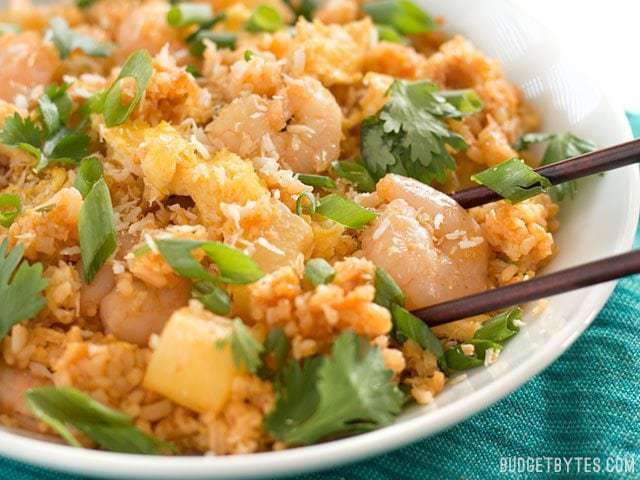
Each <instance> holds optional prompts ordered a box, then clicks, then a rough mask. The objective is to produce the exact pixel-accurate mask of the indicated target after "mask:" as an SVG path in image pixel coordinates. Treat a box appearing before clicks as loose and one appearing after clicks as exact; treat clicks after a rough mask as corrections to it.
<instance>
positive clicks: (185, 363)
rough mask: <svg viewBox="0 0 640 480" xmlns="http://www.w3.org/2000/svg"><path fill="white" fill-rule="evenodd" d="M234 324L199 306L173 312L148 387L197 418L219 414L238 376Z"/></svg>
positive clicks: (147, 378)
mask: <svg viewBox="0 0 640 480" xmlns="http://www.w3.org/2000/svg"><path fill="white" fill-rule="evenodd" d="M231 325H232V324H231V320H229V319H227V318H223V317H218V316H216V315H213V314H211V313H210V312H208V311H205V310H204V309H203V308H202V307H201V306H199V305H198V304H197V303H195V302H194V303H192V305H190V306H189V307H185V308H182V309H180V310H177V311H176V312H174V314H173V315H172V316H171V319H170V320H169V322H168V323H167V325H166V326H165V327H164V330H163V332H162V335H161V336H160V339H159V341H158V344H157V346H156V349H155V350H154V352H153V355H152V356H151V361H150V362H149V366H148V368H147V373H146V375H145V378H144V383H143V385H144V387H145V388H147V389H149V390H152V391H154V392H157V393H160V394H162V395H164V396H166V397H167V398H169V399H170V400H173V401H174V402H176V403H177V404H179V405H182V406H185V407H188V408H191V409H192V410H195V411H197V412H214V413H215V412H219V411H220V409H221V408H222V407H223V406H224V404H225V403H226V402H227V400H228V399H229V395H230V393H231V384H232V382H233V379H234V378H235V377H236V375H238V373H239V370H238V369H237V368H236V366H235V364H234V362H233V358H232V356H231V349H230V347H229V342H227V343H226V344H225V346H224V347H220V346H217V345H216V341H217V340H221V339H224V338H227V337H228V336H229V334H230V333H231Z"/></svg>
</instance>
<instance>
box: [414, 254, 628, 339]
mask: <svg viewBox="0 0 640 480" xmlns="http://www.w3.org/2000/svg"><path fill="white" fill-rule="evenodd" d="M637 273H640V250H636V251H633V252H629V253H623V254H621V255H617V256H614V257H610V258H605V259H603V260H598V261H595V262H591V263H587V264H585V265H580V266H578V267H573V268H568V269H566V270H562V271H559V272H555V273H550V274H548V275H541V276H539V277H535V278H533V279H531V280H526V281H524V282H520V283H516V284H513V285H508V286H506V287H499V288H495V289H493V290H487V291H485V292H480V293H477V294H475V295H470V296H468V297H463V298H459V299H456V300H450V301H448V302H444V303H439V304H436V305H432V306H430V307H425V308H421V309H418V310H414V311H413V312H412V313H413V314H414V315H415V316H417V317H418V318H420V319H422V320H423V321H425V322H426V323H427V324H428V325H429V326H432V327H433V326H436V325H441V324H443V323H448V322H452V321H455V320H460V319H462V318H466V317H471V316H473V315H479V314H481V313H486V312H490V311H493V310H497V309H500V308H506V307H511V306H514V305H519V304H522V303H526V302H530V301H532V300H539V299H541V298H545V297H549V296H552V295H558V294H560V293H565V292H568V291H570V290H577V289H579V288H584V287H589V286H591V285H596V284H598V283H603V282H608V281H610V280H615V279H618V278H622V277H626V276H628V275H633V274H637Z"/></svg>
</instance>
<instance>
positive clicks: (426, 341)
mask: <svg viewBox="0 0 640 480" xmlns="http://www.w3.org/2000/svg"><path fill="white" fill-rule="evenodd" d="M391 315H392V318H393V328H394V332H395V335H396V337H398V340H399V341H403V340H406V339H411V340H413V341H414V342H416V343H417V344H418V345H420V347H422V349H423V350H425V351H427V352H431V353H433V354H434V355H435V357H436V358H437V359H438V360H440V361H442V359H443V355H444V351H443V349H442V345H441V344H440V340H438V337H436V336H435V334H434V333H433V332H432V331H431V329H430V328H429V327H428V326H427V325H426V324H425V323H424V322H423V321H422V320H420V319H419V318H418V317H416V316H415V315H413V314H412V313H411V312H409V310H407V309H405V308H403V307H401V306H400V305H398V304H393V305H392V306H391Z"/></svg>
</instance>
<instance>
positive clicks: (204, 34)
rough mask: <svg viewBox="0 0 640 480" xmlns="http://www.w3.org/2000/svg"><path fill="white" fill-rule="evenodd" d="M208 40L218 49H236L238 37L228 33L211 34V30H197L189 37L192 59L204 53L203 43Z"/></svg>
mask: <svg viewBox="0 0 640 480" xmlns="http://www.w3.org/2000/svg"><path fill="white" fill-rule="evenodd" d="M205 40H209V41H211V42H213V43H215V44H216V46H217V47H219V48H230V49H234V48H236V41H237V40H238V37H237V36H236V35H235V34H233V33H228V32H213V31H211V30H199V31H198V32H196V33H195V34H194V35H193V36H191V37H189V51H190V52H191V54H192V55H193V56H194V57H201V56H202V54H203V53H204V49H205V45H204V41H205Z"/></svg>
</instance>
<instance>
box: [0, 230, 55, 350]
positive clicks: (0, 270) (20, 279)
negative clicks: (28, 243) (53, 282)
mask: <svg viewBox="0 0 640 480" xmlns="http://www.w3.org/2000/svg"><path fill="white" fill-rule="evenodd" d="M8 246H9V242H8V240H7V239H6V238H5V239H4V240H3V241H2V243H1V244H0V340H2V339H3V338H4V337H5V336H6V335H7V333H9V330H11V327H13V326H14V325H16V324H18V323H20V322H22V321H24V320H29V319H30V318H33V317H35V316H36V315H37V314H38V312H40V310H42V309H43V308H44V306H45V305H46V304H47V301H46V300H45V298H44V295H43V294H42V292H43V291H44V289H45V288H47V284H48V282H47V280H46V279H45V278H44V277H43V276H42V264H41V263H34V264H29V262H27V261H26V260H22V256H23V255H24V247H23V246H22V245H20V244H18V245H16V246H15V247H13V248H12V249H11V250H10V251H8V250H7V249H8Z"/></svg>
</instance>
